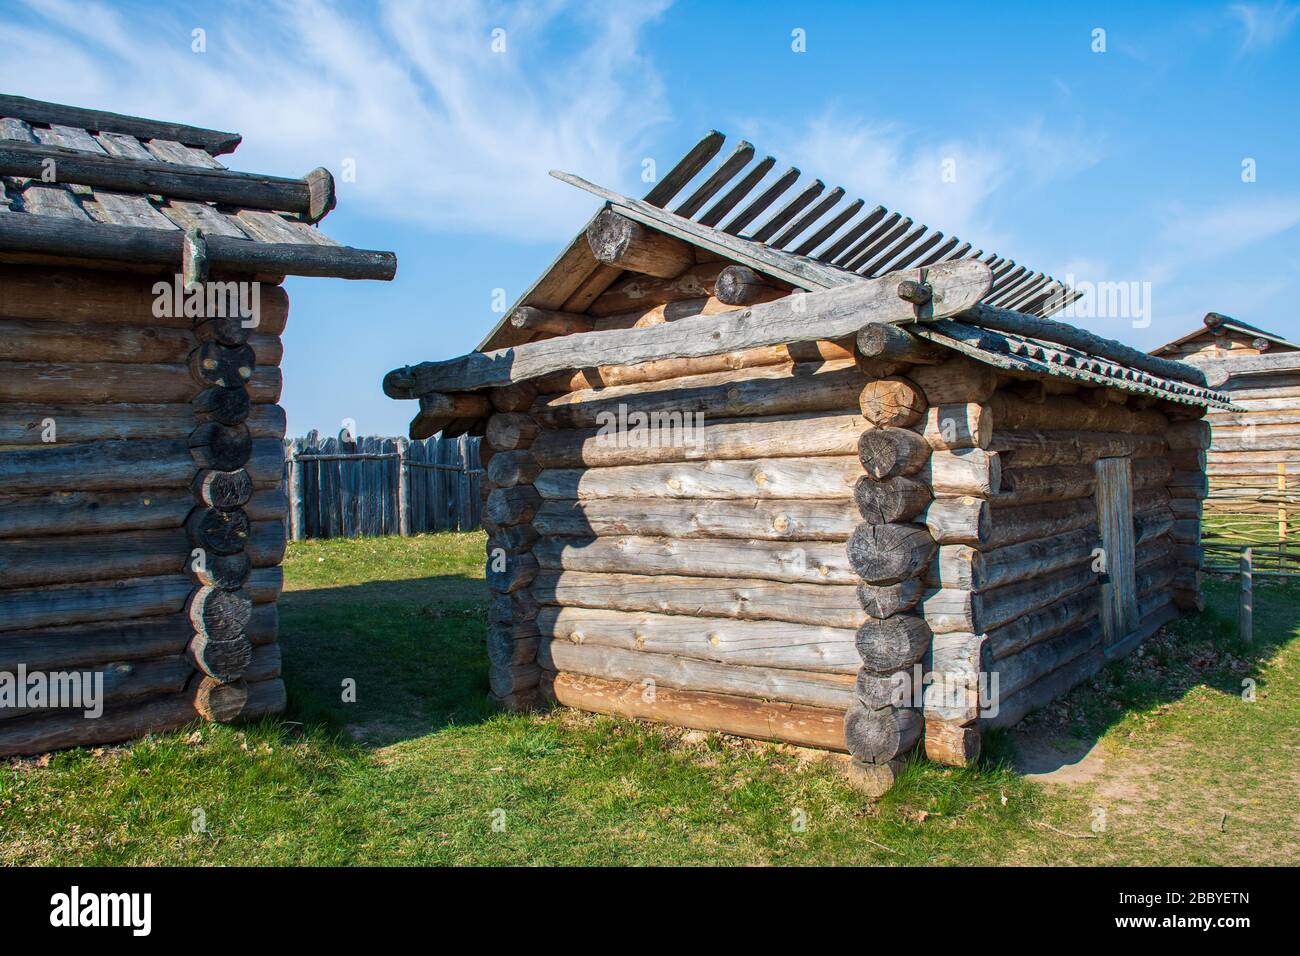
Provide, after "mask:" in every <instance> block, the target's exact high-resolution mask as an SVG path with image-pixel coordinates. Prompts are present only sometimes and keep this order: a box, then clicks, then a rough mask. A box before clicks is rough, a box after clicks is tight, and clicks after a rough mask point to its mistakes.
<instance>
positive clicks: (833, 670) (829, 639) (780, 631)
mask: <svg viewBox="0 0 1300 956" xmlns="http://www.w3.org/2000/svg"><path fill="white" fill-rule="evenodd" d="M537 628H538V630H539V631H540V632H541V633H542V635H544V638H550V639H552V640H553V641H554V642H556V643H570V644H581V645H583V646H595V647H610V648H619V649H621V650H624V651H631V652H644V653H647V654H664V655H670V656H672V657H681V658H687V659H690V660H702V661H714V662H716V663H719V664H733V665H739V666H751V667H775V668H783V669H789V670H792V671H811V672H814V673H826V674H846V675H853V674H856V673H857V671H858V667H859V662H858V653H857V650H856V648H855V647H854V637H853V631H852V630H845V629H840V628H833V627H820V626H814V625H809V624H799V623H786V622H779V621H734V620H728V619H726V618H692V617H687V616H684V615H680V614H651V613H628V612H626V611H618V610H603V609H584V608H573V607H544V608H542V610H541V611H540V612H539V613H538V615H537ZM560 666H561V669H567V668H565V667H564V666H563V663H561V665H560ZM597 676H599V675H597ZM696 689H699V690H704V689H705V688H704V687H699V688H696Z"/></svg>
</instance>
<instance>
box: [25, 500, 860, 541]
mask: <svg viewBox="0 0 1300 956" xmlns="http://www.w3.org/2000/svg"><path fill="white" fill-rule="evenodd" d="M194 504H195V499H194V496H193V495H192V494H191V493H190V492H188V491H183V490H171V489H158V490H148V491H139V492H80V491H76V492H53V493H51V494H47V495H38V496H32V497H18V496H0V539H4V538H28V537H37V536H40V537H46V536H56V537H57V536H62V535H72V534H101V533H105V532H110V531H131V530H137V531H145V530H150V529H159V528H179V527H180V526H181V525H182V524H183V523H184V522H185V518H186V516H187V515H188V514H189V513H190V511H191V510H193V508H194ZM235 506H238V505H235ZM288 507H289V501H288V498H286V497H285V494H284V492H283V491H281V490H280V489H279V488H275V489H266V490H263V491H259V492H257V493H256V494H253V495H252V496H251V497H250V498H249V499H248V500H247V502H245V503H244V504H243V508H244V511H245V513H247V515H248V517H249V520H251V521H254V522H260V521H280V520H282V519H283V518H284V516H285V514H286V513H287V511H288ZM850 530H851V529H850ZM847 536H848V532H847V531H846V532H845V537H847Z"/></svg>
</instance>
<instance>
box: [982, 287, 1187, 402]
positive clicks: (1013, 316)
mask: <svg viewBox="0 0 1300 956" xmlns="http://www.w3.org/2000/svg"><path fill="white" fill-rule="evenodd" d="M964 318H965V319H966V320H967V321H968V322H971V323H972V324H974V325H977V326H979V327H980V328H984V329H993V330H995V331H998V332H1008V333H1010V334H1012V335H1023V336H1027V337H1029V338H1035V339H1042V340H1044V341H1046V342H1055V343H1057V344H1058V345H1064V346H1067V347H1069V348H1073V349H1079V350H1080V351H1083V352H1087V353H1088V354H1089V355H1096V356H1098V357H1100V358H1107V359H1110V360H1111V361H1114V362H1119V363H1121V364H1123V365H1128V366H1131V367H1133V368H1136V369H1141V370H1142V371H1144V372H1149V373H1151V374H1152V375H1159V376H1161V377H1162V378H1172V379H1175V380H1177V381H1179V382H1188V383H1190V384H1192V385H1201V386H1204V385H1205V384H1206V377H1205V373H1204V372H1202V371H1201V370H1200V369H1199V368H1197V367H1196V366H1194V365H1189V364H1188V363H1186V362H1171V361H1170V360H1169V359H1162V358H1157V357H1156V356H1154V355H1148V354H1147V353H1146V352H1143V351H1141V350H1140V349H1135V348H1133V347H1131V346H1128V345H1124V344H1123V343H1121V342H1116V341H1114V340H1113V339H1106V338H1102V337H1101V336H1099V335H1094V334H1093V333H1091V332H1089V331H1087V330H1086V329H1081V328H1078V327H1077V326H1073V325H1069V324H1068V323H1065V322H1057V321H1056V320H1055V319H1040V318H1037V317H1035V316H1032V315H1025V314H1024V313H1021V312H1013V311H1011V310H1010V309H998V308H994V307H993V306H989V305H983V304H981V305H978V306H975V307H973V308H972V309H971V310H970V311H969V312H968V313H967V314H966V316H965V317H964Z"/></svg>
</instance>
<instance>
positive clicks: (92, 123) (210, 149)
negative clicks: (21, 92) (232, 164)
mask: <svg viewBox="0 0 1300 956" xmlns="http://www.w3.org/2000/svg"><path fill="white" fill-rule="evenodd" d="M0 116H8V117H12V118H13V119H20V120H26V121H27V122H28V123H53V124H57V125H59V126H74V127H78V128H80V129H84V130H87V131H91V130H93V131H95V132H99V133H125V134H126V135H127V136H135V137H138V138H140V139H162V140H174V141H176V142H178V143H183V144H184V145H186V146H197V147H198V148H199V149H202V150H204V151H205V152H207V153H209V154H211V155H213V156H220V155H221V154H222V153H229V152H233V151H234V149H235V147H236V146H238V145H239V144H240V143H241V142H242V141H243V137H242V136H240V135H239V134H238V133H223V132H221V131H220V130H215V129H204V128H202V127H200V126H187V125H185V124H183V123H166V122H162V121H160V120H151V119H145V118H143V117H141V116H126V115H124V114H122V113H109V112H106V111H104V110H88V109H82V108H81V107H77V106H65V105H63V104H62V103H46V102H43V101H41V100H31V99H28V98H27V97H25V96H7V95H6V96H0Z"/></svg>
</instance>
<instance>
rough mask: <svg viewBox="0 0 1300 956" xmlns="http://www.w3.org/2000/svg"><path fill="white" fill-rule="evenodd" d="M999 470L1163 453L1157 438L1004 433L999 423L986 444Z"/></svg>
mask: <svg viewBox="0 0 1300 956" xmlns="http://www.w3.org/2000/svg"><path fill="white" fill-rule="evenodd" d="M989 447H990V448H991V449H993V450H994V451H996V452H998V453H999V455H1000V456H1001V458H1002V463H1003V466H1004V467H1005V468H1007V469H1011V468H1038V467H1043V466H1047V465H1091V464H1092V463H1093V462H1094V461H1096V460H1097V459H1098V458H1158V457H1161V456H1162V455H1164V453H1165V440H1164V438H1163V437H1162V436H1161V435H1159V434H1154V435H1140V434H1121V433H1118V432H1088V431H1055V430H1049V431H1007V430H1004V429H1003V428H1002V426H1001V424H1000V423H999V424H998V426H997V427H996V428H995V429H994V432H993V436H992V438H991V439H990V440H989Z"/></svg>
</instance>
